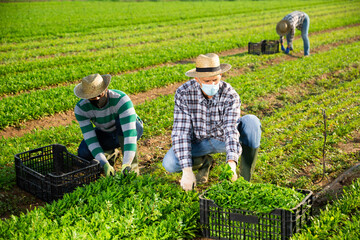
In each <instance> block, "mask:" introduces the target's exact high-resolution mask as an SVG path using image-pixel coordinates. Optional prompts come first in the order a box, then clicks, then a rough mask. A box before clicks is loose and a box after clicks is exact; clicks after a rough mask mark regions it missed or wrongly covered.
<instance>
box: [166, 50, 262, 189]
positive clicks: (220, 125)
mask: <svg viewBox="0 0 360 240" xmlns="http://www.w3.org/2000/svg"><path fill="white" fill-rule="evenodd" d="M230 68H231V66H230V65H229V64H220V60H219V57H218V55H216V54H214V53H208V54H205V55H199V56H198V57H197V59H196V68H195V69H192V70H190V71H187V72H186V73H185V74H186V75H187V76H188V77H194V78H195V79H191V80H190V81H188V82H186V83H184V84H183V85H182V86H180V87H179V88H178V89H177V91H176V94H175V107H174V123H173V130H172V134H171V137H172V147H171V149H170V150H169V151H168V152H167V153H166V155H165V157H164V159H163V166H164V168H165V169H166V170H167V171H168V172H180V171H182V178H181V182H180V184H181V186H182V188H183V189H184V190H191V189H192V188H193V186H195V185H196V182H197V183H198V184H201V183H205V182H207V181H208V177H209V171H210V167H211V165H212V162H213V159H212V157H211V156H210V155H209V154H212V153H222V152H226V161H227V163H228V164H229V165H230V168H231V170H232V171H233V176H232V180H233V181H235V180H236V179H237V173H236V167H237V163H238V159H239V157H240V155H241V162H240V175H241V176H243V177H244V178H245V179H246V180H247V181H250V178H251V173H252V172H253V170H254V167H255V162H256V157H257V154H258V149H259V146H260V137H261V130H260V121H259V119H258V118H257V117H256V116H254V115H245V116H243V117H240V103H241V102H240V98H239V95H238V94H237V92H236V91H235V90H234V89H233V88H232V87H231V86H230V84H228V83H226V82H224V81H221V75H222V73H224V72H226V71H228V70H229V69H230ZM193 170H199V171H198V173H197V175H196V177H195V175H194V173H193Z"/></svg>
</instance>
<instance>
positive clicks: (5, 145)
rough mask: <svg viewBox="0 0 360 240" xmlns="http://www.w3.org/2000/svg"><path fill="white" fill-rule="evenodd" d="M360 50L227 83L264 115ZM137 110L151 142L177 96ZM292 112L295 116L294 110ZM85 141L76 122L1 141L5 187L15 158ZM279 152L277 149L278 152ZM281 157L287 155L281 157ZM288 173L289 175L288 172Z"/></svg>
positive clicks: (345, 49) (167, 124) (168, 122)
mask: <svg viewBox="0 0 360 240" xmlns="http://www.w3.org/2000/svg"><path fill="white" fill-rule="evenodd" d="M358 49H359V43H358V42H356V43H352V44H346V45H342V46H339V47H337V48H335V49H333V50H331V51H328V52H324V53H319V54H314V55H313V56H311V57H310V58H302V59H297V60H295V61H288V62H283V63H281V64H278V65H275V66H271V67H268V68H264V69H259V70H257V71H254V72H249V73H247V74H245V75H240V76H236V77H229V78H227V79H226V81H227V82H229V83H230V84H232V85H233V87H234V88H235V89H236V90H237V91H238V92H239V94H240V97H241V99H242V101H243V102H244V103H245V104H246V105H251V103H254V105H255V106H253V107H252V109H253V112H258V113H260V112H261V110H262V109H264V108H265V107H266V106H267V105H266V104H267V102H266V101H265V100H262V101H260V102H259V101H256V99H258V98H261V97H265V96H266V95H269V94H275V93H276V92H278V91H279V90H280V89H283V88H287V87H290V86H293V85H296V84H301V83H303V82H306V81H308V80H309V79H316V78H319V77H320V76H322V75H323V74H326V73H332V72H335V71H337V70H339V69H343V68H347V67H350V66H351V65H353V64H354V63H356V62H357V63H358V62H359V59H358V56H357V51H358ZM239 59H241V56H231V57H227V58H225V59H223V60H224V62H228V63H230V64H233V65H235V67H236V62H238V61H239ZM312 66H317V68H313V67H312ZM310 69H312V70H310ZM348 74H353V72H352V71H349V72H348ZM331 86H332V85H330V87H331ZM322 90H323V89H322ZM283 100H284V101H285V102H286V101H287V98H284V99H283ZM135 108H136V111H137V113H138V115H139V116H140V117H141V118H142V119H143V121H144V123H145V128H144V135H143V138H151V137H154V136H157V135H160V134H162V133H164V131H166V129H171V126H172V118H173V116H172V114H173V95H168V96H164V97H160V98H157V99H155V100H152V101H150V102H145V103H144V104H141V105H137V106H136V107H135ZM335 109H336V108H335ZM355 110H356V108H355ZM289 111H290V112H291V110H289ZM287 114H288V113H287ZM274 121H275V120H274ZM355 123H356V122H355ZM266 125H267V124H266V123H264V125H263V126H264V129H265V131H267V130H266V127H265V126H266ZM269 125H272V126H275V125H274V124H273V123H269ZM290 136H291V134H290ZM81 138H82V135H81V132H80V130H79V127H78V124H77V123H76V122H74V123H73V124H71V125H69V126H64V127H56V128H51V129H48V130H42V131H38V130H36V129H35V130H34V131H32V132H31V133H29V134H26V135H25V136H23V137H15V138H8V139H1V140H0V146H1V156H2V157H1V165H0V166H1V167H2V169H1V170H0V171H1V174H0V183H1V185H2V186H1V187H2V188H7V187H9V186H11V185H13V184H14V179H15V173H14V170H13V156H14V155H15V154H17V153H20V152H24V151H27V150H30V149H34V148H38V147H40V146H44V145H48V144H52V143H60V144H63V145H65V146H67V147H68V149H69V150H70V151H71V152H74V153H75V152H76V149H77V147H78V144H79V143H80V141H81ZM264 141H266V140H263V142H264ZM265 143H266V142H265ZM276 143H277V142H276V141H275V142H273V144H276ZM263 144H264V143H263ZM269 144H271V141H269ZM272 148H275V147H274V146H273V145H269V146H268V147H266V149H272ZM276 149H277V148H275V149H274V150H276ZM279 149H281V148H279ZM276 154H279V153H276ZM274 155H275V154H274ZM275 156H276V157H275V158H277V157H278V156H277V155H275ZM279 156H283V155H282V154H280V155H279ZM266 161H268V160H267V159H264V162H266ZM284 165H285V164H284ZM284 165H281V166H279V167H282V166H284ZM269 167H270V166H269ZM263 168H265V167H262V166H261V165H260V167H259V171H260V170H262V169H263ZM267 171H269V173H267V174H266V176H269V178H270V176H272V175H273V173H274V170H271V169H269V170H267ZM285 173H287V174H288V172H286V171H285ZM266 176H265V175H264V176H262V178H265V177H266ZM274 179H275V180H274V181H280V180H281V179H280V178H279V177H274ZM286 179H287V178H284V179H282V180H281V181H282V182H284V181H285V183H286V184H289V183H288V182H287V180H286ZM266 180H268V179H266Z"/></svg>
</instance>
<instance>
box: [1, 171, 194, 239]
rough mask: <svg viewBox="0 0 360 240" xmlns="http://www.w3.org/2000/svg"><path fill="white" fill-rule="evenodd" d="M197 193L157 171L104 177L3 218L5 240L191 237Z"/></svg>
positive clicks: (2, 234)
mask: <svg viewBox="0 0 360 240" xmlns="http://www.w3.org/2000/svg"><path fill="white" fill-rule="evenodd" d="M198 208H199V204H198V196H197V193H196V192H193V191H191V192H184V191H182V190H181V188H180V186H179V185H178V184H175V183H171V182H169V181H167V179H166V178H161V177H154V176H153V175H149V174H146V175H141V176H136V175H135V174H130V175H128V176H127V177H123V175H120V174H119V175H116V176H115V177H114V178H101V179H100V180H98V181H97V182H93V183H91V184H89V185H88V186H85V187H82V188H77V189H76V190H75V191H74V192H73V193H71V194H66V195H65V196H64V198H63V199H61V200H58V201H56V202H53V203H52V204H47V205H46V206H45V207H43V208H38V209H34V210H33V211H31V212H28V213H27V214H26V215H24V214H22V215H21V216H20V217H12V218H11V219H8V220H5V221H1V222H0V238H1V239H125V238H126V239H190V238H194V237H195V236H196V235H199V233H198V231H199V225H198V223H197V222H198V218H199V216H198Z"/></svg>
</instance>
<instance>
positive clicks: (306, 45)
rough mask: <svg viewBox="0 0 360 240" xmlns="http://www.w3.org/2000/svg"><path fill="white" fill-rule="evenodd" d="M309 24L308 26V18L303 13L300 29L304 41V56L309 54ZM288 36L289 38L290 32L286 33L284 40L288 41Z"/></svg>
mask: <svg viewBox="0 0 360 240" xmlns="http://www.w3.org/2000/svg"><path fill="white" fill-rule="evenodd" d="M309 26H310V18H309V16H308V15H307V14H306V13H305V19H304V22H303V25H302V29H301V38H302V40H303V42H304V56H307V55H309V54H310V42H309V37H308V33H309ZM289 38H290V33H289V34H288V35H286V40H287V41H288V42H289ZM291 47H293V46H291Z"/></svg>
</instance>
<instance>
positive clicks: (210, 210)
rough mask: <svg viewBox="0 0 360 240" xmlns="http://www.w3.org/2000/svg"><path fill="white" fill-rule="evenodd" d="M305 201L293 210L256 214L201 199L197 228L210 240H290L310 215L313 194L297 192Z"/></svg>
mask: <svg viewBox="0 0 360 240" xmlns="http://www.w3.org/2000/svg"><path fill="white" fill-rule="evenodd" d="M297 191H299V192H301V193H303V194H304V195H305V198H304V199H303V200H302V201H301V203H299V204H298V205H297V206H296V207H295V208H293V209H291V211H289V210H284V209H274V210H273V211H272V212H271V213H267V214H264V213H256V212H253V211H246V210H241V209H225V208H221V207H219V206H217V205H216V204H215V202H214V201H213V200H210V199H205V198H204V194H205V192H204V193H202V194H201V195H200V197H199V199H200V224H201V227H202V233H203V236H204V237H207V238H212V239H269V240H270V239H271V240H273V239H281V240H283V239H289V238H290V237H291V236H292V235H293V234H294V233H297V232H299V231H300V230H301V228H302V227H303V226H304V225H305V224H306V223H308V221H309V220H310V217H311V215H312V207H311V206H312V203H313V193H312V192H311V191H308V190H297Z"/></svg>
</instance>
